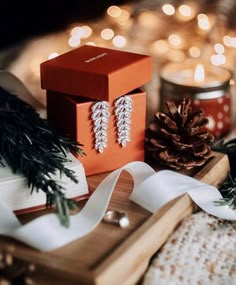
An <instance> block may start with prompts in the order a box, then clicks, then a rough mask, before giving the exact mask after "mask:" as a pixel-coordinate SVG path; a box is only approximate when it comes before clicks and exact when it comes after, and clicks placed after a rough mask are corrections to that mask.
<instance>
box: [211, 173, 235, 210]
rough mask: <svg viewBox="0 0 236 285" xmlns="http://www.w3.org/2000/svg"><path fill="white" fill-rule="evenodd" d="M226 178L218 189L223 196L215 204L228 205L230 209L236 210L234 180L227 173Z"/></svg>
mask: <svg viewBox="0 0 236 285" xmlns="http://www.w3.org/2000/svg"><path fill="white" fill-rule="evenodd" d="M228 176H229V177H228V179H227V180H226V181H225V182H224V183H223V184H222V185H221V187H220V191H221V193H222V196H223V198H222V199H220V200H219V201H216V202H215V203H216V204H217V205H228V206H229V207H230V208H231V209H233V210H236V180H235V179H233V178H232V176H231V175H230V173H229V175H228Z"/></svg>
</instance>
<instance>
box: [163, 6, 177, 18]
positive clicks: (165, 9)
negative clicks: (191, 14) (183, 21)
mask: <svg viewBox="0 0 236 285" xmlns="http://www.w3.org/2000/svg"><path fill="white" fill-rule="evenodd" d="M162 11H163V13H165V14H166V15H168V16H172V15H174V14H175V7H174V6H173V5H171V4H165V5H163V6H162Z"/></svg>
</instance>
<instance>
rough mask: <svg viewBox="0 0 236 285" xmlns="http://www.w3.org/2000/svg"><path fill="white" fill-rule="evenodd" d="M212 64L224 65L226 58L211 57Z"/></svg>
mask: <svg viewBox="0 0 236 285" xmlns="http://www.w3.org/2000/svg"><path fill="white" fill-rule="evenodd" d="M211 63H212V64H213V65H223V64H225V63H226V57H225V56H224V55H223V54H213V55H212V56H211Z"/></svg>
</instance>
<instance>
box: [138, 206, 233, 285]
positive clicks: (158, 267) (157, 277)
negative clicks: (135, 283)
mask: <svg viewBox="0 0 236 285" xmlns="http://www.w3.org/2000/svg"><path fill="white" fill-rule="evenodd" d="M142 283H143V284H142V285H154V284H155V285H167V284H168V285H180V284H181V285H185V284H186V285H187V284H188V285H190V284H191V285H195V284H197V285H210V284H214V285H225V284H227V285H230V284H236V222H228V221H225V220H222V219H218V218H216V217H213V216H211V215H209V214H207V213H205V212H198V213H195V214H193V215H191V216H190V217H188V218H185V219H184V220H183V221H182V223H181V224H180V226H179V227H178V228H177V230H176V231H175V232H174V233H173V234H172V235H171V236H170V237H169V239H168V241H167V242H166V243H165V245H164V246H163V247H162V249H161V250H160V251H159V252H158V253H157V254H156V255H155V256H154V257H153V259H152V261H151V264H150V266H149V268H148V270H147V272H146V274H145V275H144V279H143V282H142Z"/></svg>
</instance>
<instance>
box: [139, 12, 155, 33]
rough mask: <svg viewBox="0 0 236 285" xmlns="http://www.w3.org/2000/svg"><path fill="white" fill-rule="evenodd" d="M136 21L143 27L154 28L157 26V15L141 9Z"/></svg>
mask: <svg viewBox="0 0 236 285" xmlns="http://www.w3.org/2000/svg"><path fill="white" fill-rule="evenodd" d="M138 23H139V24H140V25H141V26H143V27H145V28H147V29H148V28H156V27H157V26H158V17H157V15H156V13H153V12H151V11H143V12H142V13H140V15H139V16H138Z"/></svg>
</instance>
